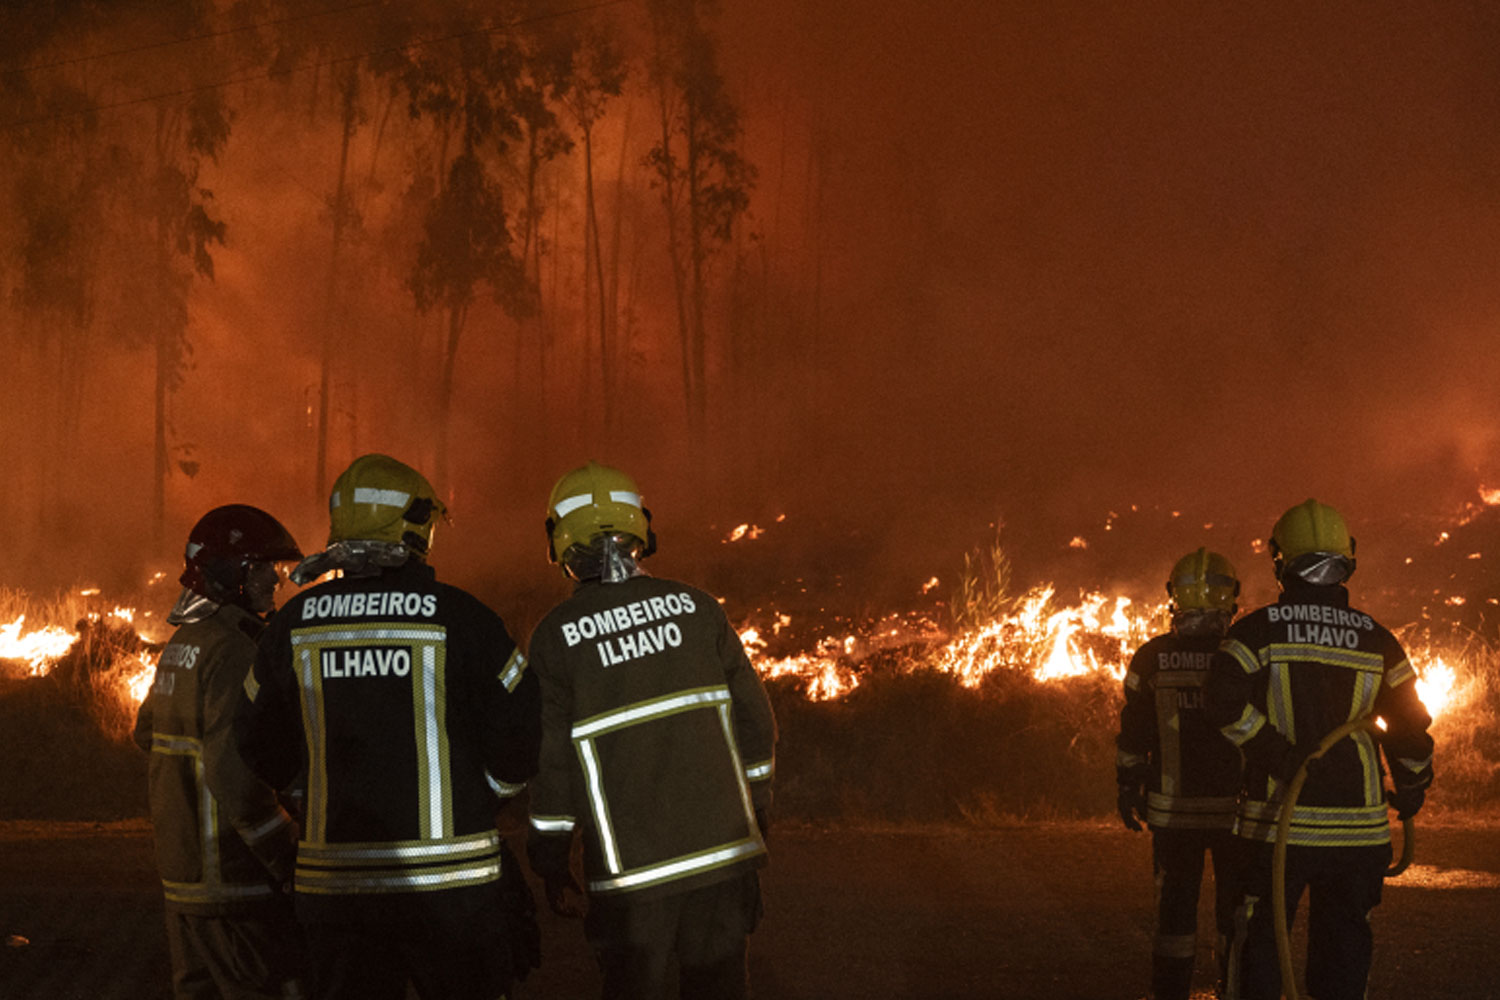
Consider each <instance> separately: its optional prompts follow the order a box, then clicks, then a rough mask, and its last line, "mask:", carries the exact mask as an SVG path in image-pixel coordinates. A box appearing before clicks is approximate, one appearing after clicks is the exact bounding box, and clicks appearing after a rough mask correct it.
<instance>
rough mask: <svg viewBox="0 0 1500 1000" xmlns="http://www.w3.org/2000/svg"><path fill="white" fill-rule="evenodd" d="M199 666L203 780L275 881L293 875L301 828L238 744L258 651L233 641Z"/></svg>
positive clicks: (248, 643)
mask: <svg viewBox="0 0 1500 1000" xmlns="http://www.w3.org/2000/svg"><path fill="white" fill-rule="evenodd" d="M206 652H208V653H209V655H208V656H207V657H206V658H205V660H204V663H203V665H202V667H201V669H202V676H201V677H200V678H199V685H200V690H201V691H202V696H203V780H204V783H205V784H206V785H207V786H208V790H209V791H210V792H212V793H213V796H214V798H215V799H217V800H218V801H219V803H220V804H221V805H222V806H223V807H224V810H225V812H226V813H227V814H228V816H229V819H230V822H232V823H233V824H234V828H235V830H236V831H237V832H238V833H239V835H240V838H241V839H242V840H244V841H245V844H246V845H247V846H248V847H249V848H250V850H251V852H252V853H253V854H254V855H255V856H256V857H257V858H258V859H259V860H260V862H261V863H262V864H263V865H265V866H266V868H267V870H268V871H270V872H271V874H272V875H274V876H276V878H277V879H285V878H287V877H288V876H290V874H291V868H292V861H293V857H294V855H295V853H296V849H297V824H296V823H295V822H293V820H292V818H291V816H290V815H288V814H287V812H286V810H285V809H283V808H282V807H281V804H280V803H279V802H278V801H277V799H276V792H275V790H274V789H272V788H271V787H270V786H269V785H267V784H266V783H265V782H264V781H262V780H260V779H259V778H258V777H256V776H255V774H254V773H253V772H252V771H251V770H250V768H249V767H248V766H247V765H246V764H245V761H244V759H243V758H242V757H241V756H240V752H239V748H238V747H236V746H235V741H234V713H235V708H236V706H237V705H238V703H239V700H240V697H241V692H242V690H243V688H244V683H245V677H246V675H247V674H248V673H249V671H250V665H251V663H252V660H253V657H254V652H255V647H254V644H253V643H252V642H251V641H250V640H249V639H248V638H242V637H239V636H235V637H233V638H232V639H231V640H230V641H228V642H226V643H223V644H221V645H220V646H218V647H217V648H215V649H212V650H208V651H206Z"/></svg>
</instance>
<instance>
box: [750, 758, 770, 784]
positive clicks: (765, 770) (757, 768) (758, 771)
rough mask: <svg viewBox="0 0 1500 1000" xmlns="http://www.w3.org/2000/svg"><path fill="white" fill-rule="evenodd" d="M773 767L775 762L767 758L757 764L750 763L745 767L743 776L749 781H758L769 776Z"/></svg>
mask: <svg viewBox="0 0 1500 1000" xmlns="http://www.w3.org/2000/svg"><path fill="white" fill-rule="evenodd" d="M775 767H776V764H775V762H774V761H769V760H768V761H764V762H762V763H759V764H751V765H750V766H749V767H747V768H745V777H746V779H748V780H750V781H760V780H761V779H763V778H769V777H770V776H771V774H772V772H773V771H774V770H775Z"/></svg>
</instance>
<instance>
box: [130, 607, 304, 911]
mask: <svg viewBox="0 0 1500 1000" xmlns="http://www.w3.org/2000/svg"><path fill="white" fill-rule="evenodd" d="M210 607H211V606H210ZM261 628H262V623H261V621H260V619H258V618H256V617H254V616H253V615H251V614H250V613H249V612H247V611H243V610H241V609H240V608H237V607H235V606H233V605H223V606H221V607H218V608H217V609H216V610H213V611H212V613H211V614H209V615H208V616H207V617H204V618H200V619H198V620H196V621H192V622H189V623H187V624H184V625H182V626H181V627H179V628H178V629H177V631H176V632H175V633H174V634H173V636H172V640H171V642H169V643H168V644H167V646H166V648H165V649H164V650H162V654H161V659H160V660H158V661H157V664H156V675H155V678H154V679H153V681H152V684H151V690H150V693H149V694H147V696H146V698H145V700H144V701H142V702H141V708H140V712H139V714H138V715H137V716H136V722H135V741H136V743H137V744H138V745H139V746H140V747H141V748H142V749H144V750H148V751H150V753H151V764H150V799H151V822H152V826H153V827H154V828H155V833H156V864H157V869H158V870H159V871H160V873H161V880H162V888H163V889H164V890H165V892H166V907H167V910H168V911H170V912H179V913H189V914H195V915H203V916H226V915H235V914H245V913H247V912H254V911H255V910H256V909H258V908H260V907H264V906H266V905H267V904H270V903H273V902H274V901H275V899H276V895H277V892H278V890H277V888H276V884H277V882H279V881H280V880H281V879H283V878H285V877H286V876H287V875H289V874H290V871H291V856H292V851H293V850H294V849H295V843H296V839H297V825H296V823H295V822H293V821H292V818H291V817H290V816H289V815H287V813H286V811H285V810H284V809H282V808H281V805H280V804H279V803H278V802H277V799H276V793H275V791H274V790H273V789H272V788H271V787H269V786H268V785H267V784H266V783H265V782H263V781H261V780H260V779H259V778H257V777H256V776H255V775H254V774H253V773H252V772H251V770H250V768H249V767H247V766H246V765H245V762H244V761H243V760H242V759H241V758H240V754H239V751H238V750H236V749H235V745H234V738H233V731H232V727H233V719H234V708H235V703H236V701H237V700H238V699H239V695H240V688H241V685H243V684H244V682H245V676H246V675H247V674H248V673H249V671H250V665H251V664H252V663H253V662H254V660H255V639H254V638H253V637H254V636H255V635H256V634H258V633H259V632H260V630H261ZM273 871H274V872H275V876H274V877H273V874H272V872H273Z"/></svg>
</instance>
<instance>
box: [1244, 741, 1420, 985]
mask: <svg viewBox="0 0 1500 1000" xmlns="http://www.w3.org/2000/svg"><path fill="white" fill-rule="evenodd" d="M1360 730H1368V731H1370V732H1372V733H1375V734H1377V735H1378V734H1379V733H1380V731H1381V730H1380V726H1379V725H1377V724H1376V722H1375V717H1374V716H1373V715H1367V716H1365V717H1364V718H1362V719H1354V720H1351V721H1349V722H1346V723H1344V724H1343V725H1342V726H1339V727H1338V728H1337V729H1335V730H1334V731H1333V732H1331V733H1329V734H1328V735H1327V736H1325V737H1323V740H1322V742H1320V743H1319V744H1318V748H1317V749H1316V750H1314V751H1313V752H1312V753H1310V754H1308V757H1307V760H1305V761H1303V762H1302V766H1301V767H1299V768H1298V769H1297V773H1296V774H1295V775H1294V776H1293V777H1292V783H1291V784H1290V785H1289V786H1287V790H1286V798H1285V799H1283V800H1282V803H1281V819H1280V820H1279V821H1278V822H1277V824H1276V849H1275V850H1274V851H1273V852H1272V853H1271V907H1272V913H1271V916H1272V919H1273V920H1274V921H1275V926H1276V956H1277V958H1279V959H1280V960H1281V988H1282V990H1283V991H1285V993H1286V998H1287V1000H1299V996H1300V994H1299V993H1298V992H1297V978H1296V973H1295V970H1293V968H1292V939H1291V935H1290V933H1289V932H1288V930H1287V926H1286V842H1287V838H1288V836H1289V835H1290V833H1291V829H1292V811H1293V809H1294V808H1295V807H1296V805H1297V796H1299V795H1301V794H1302V785H1303V783H1304V782H1306V781H1307V765H1308V764H1309V763H1311V762H1312V761H1314V760H1316V759H1317V758H1319V757H1321V756H1323V755H1324V754H1325V753H1327V752H1328V748H1329V747H1331V746H1333V745H1334V744H1335V743H1337V742H1338V741H1339V740H1342V739H1344V738H1345V737H1347V736H1352V735H1354V734H1355V733H1357V732H1359V731H1360ZM1416 846H1417V841H1416V824H1415V823H1414V822H1413V821H1412V819H1411V818H1410V817H1408V818H1406V819H1404V820H1402V821H1401V857H1400V858H1399V859H1398V860H1397V861H1396V863H1395V864H1394V865H1391V867H1389V868H1387V869H1386V870H1385V877H1386V878H1395V877H1396V876H1397V875H1400V874H1401V873H1402V872H1404V871H1406V868H1407V866H1408V865H1410V864H1411V859H1412V855H1413V853H1414V852H1415V851H1416Z"/></svg>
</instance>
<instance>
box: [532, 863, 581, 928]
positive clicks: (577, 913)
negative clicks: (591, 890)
mask: <svg viewBox="0 0 1500 1000" xmlns="http://www.w3.org/2000/svg"><path fill="white" fill-rule="evenodd" d="M542 885H543V887H544V888H545V889H546V892H547V905H548V906H549V907H551V908H552V912H553V913H555V914H557V915H558V916H559V917H567V918H568V919H570V920H576V919H578V918H580V917H586V916H588V912H589V900H588V897H587V896H585V895H584V894H583V887H582V886H580V885H579V884H578V880H577V879H575V878H574V877H573V873H572V872H563V873H560V874H558V873H554V874H552V875H549V876H546V877H544V878H543V879H542Z"/></svg>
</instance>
